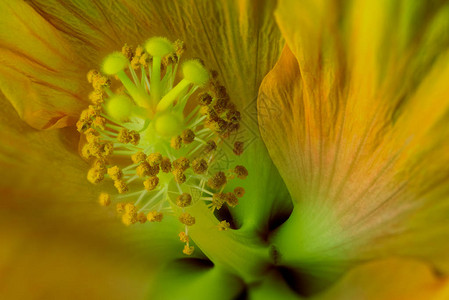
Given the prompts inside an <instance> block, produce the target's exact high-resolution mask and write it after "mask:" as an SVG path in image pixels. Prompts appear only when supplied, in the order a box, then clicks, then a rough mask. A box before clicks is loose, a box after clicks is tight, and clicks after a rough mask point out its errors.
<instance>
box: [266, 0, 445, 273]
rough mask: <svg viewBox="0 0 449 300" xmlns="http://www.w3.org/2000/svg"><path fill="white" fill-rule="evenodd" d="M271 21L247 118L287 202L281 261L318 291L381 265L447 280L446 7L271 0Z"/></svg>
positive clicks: (436, 3)
mask: <svg viewBox="0 0 449 300" xmlns="http://www.w3.org/2000/svg"><path fill="white" fill-rule="evenodd" d="M276 18H277V22H278V24H279V27H280V29H281V32H282V33H283V35H284V37H285V39H286V42H287V44H288V47H286V48H285V49H284V52H283V54H282V57H281V59H280V60H279V62H278V63H277V65H276V66H275V67H274V69H273V70H272V71H271V72H270V73H269V74H268V75H267V77H266V78H265V79H264V82H263V83H262V86H261V89H260V92H259V99H258V108H259V121H260V127H261V132H262V137H263V139H264V141H265V143H266V145H267V148H268V150H269V153H270V155H271V157H272V159H273V161H274V163H275V165H276V166H277V167H278V169H279V171H280V173H281V176H282V177H283V179H284V180H285V182H286V184H287V187H288V189H289V191H290V193H291V195H292V197H293V199H294V203H295V209H294V212H293V215H292V217H291V218H290V219H289V221H287V222H286V223H285V224H284V225H283V226H282V227H281V229H280V231H279V234H278V237H277V238H275V240H274V241H275V243H277V244H278V245H279V248H280V249H281V250H282V249H283V250H285V251H286V252H285V253H284V258H283V259H284V260H285V261H290V263H292V264H294V265H296V267H298V268H302V269H301V271H302V272H304V273H306V274H310V273H311V272H312V273H315V274H314V275H315V276H318V278H319V277H324V278H328V279H329V280H330V281H332V280H333V279H330V278H334V279H335V275H337V274H340V273H341V272H342V270H345V269H347V268H348V266H350V265H353V264H355V263H357V262H358V261H359V260H361V259H363V260H366V259H373V258H378V257H384V256H388V255H405V256H413V257H418V258H420V259H423V260H426V261H428V262H431V263H432V264H433V265H434V266H435V267H436V268H437V269H438V270H439V271H440V272H443V273H448V272H449V264H448V262H449V257H448V253H449V251H448V250H449V243H448V242H447V239H446V236H447V234H448V232H449V222H448V219H447V217H446V216H447V215H448V213H449V188H448V186H449V185H448V178H449V168H448V165H449V164H448V161H449V156H448V153H449V151H448V150H449V144H448V142H447V141H448V138H449V130H448V128H449V127H448V126H447V121H448V116H449V98H448V97H447V95H448V94H449V85H448V84H447V82H448V80H449V59H448V58H449V56H448V55H449V51H448V50H449V35H448V32H449V23H448V20H449V6H448V3H447V1H434V2H432V3H431V4H430V3H428V2H426V1H394V2H391V1H387V0H385V1H345V2H341V1H324V0H323V1H289V0H282V1H279V6H278V8H277V10H276ZM288 237H290V238H289V240H288V241H287V239H288ZM281 252H282V251H281ZM281 254H282V253H281Z"/></svg>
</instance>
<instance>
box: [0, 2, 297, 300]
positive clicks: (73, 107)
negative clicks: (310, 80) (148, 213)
mask: <svg viewBox="0 0 449 300" xmlns="http://www.w3.org/2000/svg"><path fill="white" fill-rule="evenodd" d="M273 9H274V4H273V3H269V2H267V3H264V2H262V1H247V2H239V3H237V2H235V3H234V2H229V1H200V2H193V1H170V2H168V1H150V2H145V3H144V2H139V1H136V2H131V1H126V2H125V1H123V2H121V1H120V2H118V1H117V2H116V1H96V2H90V1H73V2H67V1H29V2H27V3H24V2H22V1H15V0H13V1H3V2H1V3H0V12H1V15H2V17H1V18H0V29H1V30H0V41H1V47H0V49H1V50H0V52H1V55H0V56H1V60H2V64H1V67H0V89H1V92H2V97H1V101H2V106H1V107H2V113H1V118H2V122H1V125H0V126H1V130H0V135H1V141H2V145H1V147H0V149H1V150H0V151H1V152H0V153H1V156H0V157H1V158H2V159H1V163H0V164H1V165H0V167H1V170H2V178H1V179H2V180H1V183H0V187H1V189H2V201H1V203H2V216H3V218H2V221H3V222H4V224H5V225H4V226H3V228H13V229H14V230H12V229H10V230H9V231H6V230H2V231H1V232H2V251H3V252H7V253H6V254H7V255H5V258H4V259H2V261H1V264H2V270H3V269H8V270H13V271H11V272H10V274H11V276H10V278H8V280H9V282H10V284H7V285H2V289H3V290H2V291H1V294H2V295H3V294H6V295H7V296H5V297H6V298H11V297H13V296H15V295H17V294H18V293H22V298H33V297H35V298H39V297H43V296H42V295H45V296H46V297H48V295H52V296H53V295H56V296H55V297H58V296H59V297H61V298H64V297H65V296H66V295H70V294H73V291H76V292H78V293H80V294H82V295H88V296H86V297H87V298H93V299H95V298H96V299H98V298H100V299H101V298H104V297H108V298H113V299H114V298H117V299H123V298H129V297H132V298H143V294H145V293H146V290H147V289H146V287H147V284H148V283H149V282H150V281H151V279H152V277H153V276H154V274H155V273H156V272H157V270H158V269H159V268H160V266H161V265H162V264H164V262H165V261H167V260H172V259H175V258H179V257H183V256H184V255H183V254H182V250H183V247H184V246H183V244H182V243H179V241H177V240H176V237H177V235H178V233H179V231H178V230H179V226H178V222H175V221H176V220H175V221H173V222H170V221H169V220H168V221H167V220H165V219H166V217H165V216H164V220H162V222H161V224H163V223H164V222H165V224H164V225H163V226H158V225H160V224H159V223H158V222H155V223H151V224H150V222H145V224H143V225H139V224H137V225H134V226H130V227H124V226H121V224H119V222H117V220H116V216H115V213H114V212H112V211H111V213H107V212H106V213H105V211H104V209H107V210H108V209H109V207H111V205H109V206H107V208H102V207H100V205H98V203H97V201H99V200H98V196H99V195H100V193H102V192H106V193H108V194H112V192H113V191H114V186H112V187H108V188H106V190H105V188H104V187H101V188H100V187H98V186H94V185H91V184H90V183H89V182H88V181H87V180H86V172H87V170H88V169H89V165H88V164H87V163H86V162H85V161H84V160H83V159H82V158H81V157H80V156H79V154H78V140H79V134H78V133H77V132H76V130H75V128H74V127H73V126H74V125H75V123H76V121H77V119H78V118H79V115H80V113H81V111H82V110H83V109H85V108H87V106H88V104H89V102H90V101H91V100H92V101H99V95H94V94H93V95H91V99H89V91H90V85H89V83H88V82H87V80H86V74H87V72H88V71H89V70H90V69H92V68H97V69H100V65H101V63H102V61H103V58H104V57H105V56H106V55H107V54H108V53H110V52H113V51H117V50H120V49H121V47H122V46H123V45H124V44H125V43H127V44H129V45H135V46H136V45H138V44H141V43H143V42H144V41H145V40H146V39H148V38H149V37H152V36H165V37H167V38H170V39H171V40H176V39H181V40H183V41H184V42H185V43H186V45H187V47H188V48H187V50H186V53H185V56H186V57H190V58H193V57H199V58H201V59H203V61H204V62H205V64H207V66H208V67H209V68H210V69H214V70H217V71H218V76H219V78H220V80H221V82H222V83H223V85H225V86H226V88H227V91H228V93H229V95H230V97H231V98H232V100H233V102H234V103H236V105H237V107H238V109H239V110H240V111H242V113H243V114H244V116H243V118H244V122H246V123H245V128H246V132H244V133H243V135H242V137H244V138H245V141H248V142H251V147H250V148H248V149H247V150H248V151H246V150H245V153H243V154H241V155H240V156H239V157H237V158H236V160H235V161H233V162H232V163H233V164H236V165H245V166H246V167H247V168H248V171H249V173H250V174H251V173H253V174H259V175H260V176H258V177H252V178H251V176H249V177H248V178H247V179H245V181H246V182H247V183H248V184H255V183H256V182H257V183H259V184H260V185H263V186H266V190H271V191H272V194H271V196H269V197H266V192H265V191H266V190H265V189H263V188H258V189H252V190H251V189H246V193H245V197H247V199H251V198H252V199H259V198H261V197H262V196H264V197H265V199H266V201H265V202H263V203H260V204H257V203H250V202H244V201H243V200H242V201H241V202H242V203H240V204H239V205H238V206H237V207H236V208H235V209H234V211H233V215H234V216H235V221H234V225H233V226H239V228H241V229H242V230H239V231H238V233H241V235H242V236H247V235H248V236H252V235H254V231H260V230H263V229H264V228H266V227H268V224H269V220H268V216H270V215H271V209H272V207H277V206H279V207H282V206H287V207H288V204H285V203H288V202H287V201H288V199H287V200H286V201H285V203H281V204H276V203H273V200H274V199H275V198H276V196H281V197H283V195H282V193H285V192H283V190H284V187H283V183H282V180H281V179H280V177H279V176H278V175H277V173H274V174H273V171H274V170H275V168H274V166H273V165H272V164H271V161H270V159H269V158H268V154H267V153H266V150H265V147H264V145H263V143H262V142H261V140H260V139H259V137H258V133H257V132H258V131H257V124H256V121H255V120H256V113H255V105H256V98H257V90H258V86H259V84H260V82H261V80H262V79H263V76H264V75H265V74H266V73H267V72H268V70H269V69H270V68H271V67H272V66H273V65H274V62H275V60H276V59H277V58H278V56H279V53H280V50H281V48H282V42H281V38H280V34H279V31H278V29H277V27H276V25H275V22H274V20H273V19H272V17H271V16H272V11H273ZM268 46H269V47H268ZM139 63H142V64H144V63H146V61H145V60H140V61H139ZM8 101H9V102H10V103H11V104H12V107H13V108H14V109H15V111H17V113H18V114H19V116H20V118H21V119H22V120H23V121H25V122H26V123H27V124H28V125H30V126H32V127H34V128H35V129H58V128H64V129H58V130H56V131H54V130H53V131H37V130H35V129H32V128H30V127H29V126H28V125H26V124H25V123H22V122H21V121H20V119H19V118H18V117H17V114H16V112H14V110H13V108H12V107H11V105H10V104H9V103H8ZM96 125H98V126H102V125H103V123H102V122H101V120H98V122H97V123H96ZM67 126H69V127H67ZM65 127H67V128H65ZM88 139H89V140H90V141H93V142H94V141H95V139H96V137H95V135H90V136H89V137H88ZM229 147H230V150H231V151H232V145H229ZM240 148H241V147H240ZM81 150H82V149H79V152H82V151H81ZM91 150H92V151H93V152H92V151H91ZM97 150H99V151H100V152H98V151H97ZM103 150H104V149H103ZM103 150H102V149H98V148H95V147H93V148H92V149H89V152H90V153H97V154H99V153H101V151H103ZM239 150H240V152H241V149H239ZM95 151H97V152H95ZM240 152H238V153H239V154H240ZM248 157H254V158H255V159H254V160H253V162H252V163H249V164H246V163H244V162H245V161H247V160H248ZM256 159H257V161H256ZM261 161H263V164H260V162H261ZM97 166H98V167H101V168H102V169H103V168H104V167H105V166H104V165H103V164H102V163H101V162H98V165H97ZM110 167H113V166H110ZM225 168H226V167H225ZM110 172H111V174H113V176H115V177H117V176H119V175H120V172H119V171H118V170H114V169H111V171H110ZM92 175H95V174H93V173H92ZM94 177H95V176H93V177H92V180H93V181H96V179H95V180H94ZM119 180H120V179H118V177H117V181H119ZM251 182H252V183H251ZM229 188H230V189H234V188H235V187H229ZM278 191H279V192H278ZM101 203H102V204H104V205H106V204H107V203H108V201H101ZM257 206H260V207H261V208H260V209H259V211H257V210H256V211H257V213H256V211H255V209H254V208H255V207H257ZM112 209H114V208H112ZM205 212H206V213H207V214H210V212H209V210H208V209H207V208H206V211H205ZM128 214H130V213H129V212H128ZM244 214H248V215H249V216H250V217H249V218H247V219H244V218H241V217H239V216H243V215H244ZM210 215H211V214H210ZM133 216H134V214H133ZM251 216H252V217H251ZM135 218H136V219H137V221H139V222H141V221H144V219H143V218H142V217H141V216H140V215H137V216H136V217H135ZM132 219H133V218H132ZM130 220H131V219H130ZM133 220H134V219H133ZM246 220H248V221H246ZM166 221H167V222H166ZM210 221H212V222H213V224H211V226H210V227H209V228H208V229H207V230H209V231H206V232H204V233H203V232H201V233H200V234H199V235H198V236H197V237H196V238H195V240H196V241H195V242H196V243H197V245H198V244H200V243H201V241H202V240H204V243H202V244H204V245H202V246H201V250H202V251H204V252H207V250H208V248H209V247H212V248H213V247H217V244H216V243H214V242H213V241H212V240H210V236H211V235H213V234H215V232H217V233H219V234H222V233H223V234H222V235H223V236H225V235H226V234H228V233H229V234H231V233H232V234H233V235H235V233H233V232H232V231H231V230H226V231H219V230H218V224H219V221H218V220H216V219H215V220H212V219H211V220H210ZM198 225H200V224H199V222H197V224H195V226H192V228H193V227H198ZM206 225H208V224H206ZM139 226H140V227H139ZM235 231H237V230H235ZM3 235H4V236H5V237H4V238H3ZM191 235H192V236H194V235H195V233H194V230H192V231H191ZM172 237H175V238H172ZM3 241H4V242H3ZM257 242H259V241H258V240H257ZM49 244H50V245H49ZM225 247H232V245H225ZM221 248H223V246H221ZM3 249H5V250H3ZM58 249H60V251H58ZM189 250H190V249H187V251H186V252H189ZM3 252H2V254H3ZM153 252H154V253H153ZM42 253H43V254H42ZM193 256H195V257H200V258H205V255H204V254H202V252H201V251H197V252H195V253H194V254H193ZM2 257H3V256H2ZM53 257H54V260H52V258H53ZM223 259H227V258H226V257H223ZM231 260H232V259H231ZM235 266H236V267H238V263H236V265H235ZM66 269H69V270H70V273H69V274H67V273H66ZM86 274H88V275H86ZM225 277H227V275H225ZM87 280H88V281H89V282H92V284H91V285H87V284H86V285H80V284H78V283H79V282H87ZM225 280H227V279H225ZM74 286H75V287H74ZM23 287H30V288H23ZM240 288H241V285H240V284H238V285H235V287H231V290H232V291H231V293H239V292H240ZM27 293H31V295H30V294H27ZM9 295H13V296H9ZM75 297H76V296H75ZM80 297H82V296H80Z"/></svg>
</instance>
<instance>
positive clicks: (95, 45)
mask: <svg viewBox="0 0 449 300" xmlns="http://www.w3.org/2000/svg"><path fill="white" fill-rule="evenodd" d="M29 4H30V6H31V7H33V9H34V11H32V13H33V14H39V15H40V17H41V20H42V21H41V22H45V26H47V27H50V26H52V27H51V30H52V32H54V35H55V36H62V37H63V39H62V40H61V41H59V40H57V39H56V38H52V39H50V38H49V37H48V36H45V35H44V36H42V37H40V39H43V40H44V41H48V43H50V45H51V46H52V47H56V48H59V46H58V44H55V43H63V42H64V41H65V43H66V44H69V45H71V46H72V48H73V49H75V50H76V53H75V54H76V55H79V56H81V59H80V64H81V67H79V68H78V69H76V68H75V66H71V65H73V60H69V61H65V63H66V64H62V65H61V66H64V67H65V68H60V67H59V68H58V67H57V66H56V65H52V66H53V69H55V70H58V71H60V72H64V74H65V73H66V69H67V67H71V69H70V70H75V69H76V71H77V72H78V73H79V74H78V75H79V76H84V75H85V73H86V71H85V70H86V69H88V68H95V67H98V66H99V64H100V63H101V59H102V57H103V56H104V55H105V54H106V53H107V52H108V51H112V50H116V49H120V48H121V46H122V45H123V44H124V43H128V44H132V45H137V44H141V43H143V42H144V41H145V40H146V39H148V38H149V37H151V36H166V37H169V38H171V39H173V40H174V39H181V40H183V41H184V42H185V43H186V45H187V53H186V55H187V56H193V57H199V58H201V59H203V60H204V62H205V63H206V65H207V67H208V68H210V69H214V70H217V71H218V72H219V75H220V77H219V79H220V80H221V81H222V83H223V84H224V85H225V86H226V88H227V90H228V93H229V94H230V96H231V97H232V99H233V101H234V102H235V103H237V105H238V106H239V108H240V110H243V111H244V114H245V115H244V121H245V123H246V124H247V126H251V127H252V128H253V130H254V129H255V128H256V127H257V126H256V121H257V116H256V110H255V106H256V105H255V103H256V97H257V90H258V87H259V84H260V82H261V81H262V79H263V77H264V76H265V74H266V73H267V72H268V70H269V69H270V68H271V67H272V66H273V64H274V62H275V61H276V59H277V58H278V56H279V53H280V50H281V45H282V42H281V37H280V33H279V30H278V29H277V26H276V24H275V21H274V18H273V16H272V13H273V10H274V1H270V0H267V1H262V2H261V1H254V0H246V1H238V2H234V1H225V0H222V1H184V0H178V1H169V2H167V1H151V2H145V3H143V2H139V1H137V2H133V1H94V2H86V1H75V0H74V1H58V0H51V1H39V0H33V1H29ZM26 9H27V10H29V9H30V8H29V7H27V8H26ZM6 26H7V24H5V28H6ZM48 30H49V29H47V31H48ZM44 32H45V31H44ZM22 35H25V33H22ZM25 36H28V35H25ZM37 57H39V56H37ZM68 57H71V55H68ZM89 63H90V65H89ZM55 64H56V63H55ZM69 74H70V73H69ZM61 75H62V74H61ZM63 78H64V77H63ZM5 80H6V78H5ZM51 80H53V78H50V82H51ZM70 80H72V78H70ZM84 81H85V80H84V79H83V77H78V80H77V81H75V82H70V83H68V84H71V85H70V88H71V91H72V92H75V90H76V89H75V87H76V86H79V85H81V84H84V83H85V82H84ZM65 82H67V81H65ZM86 85H87V83H86ZM77 95H78V96H79V97H81V98H82V99H85V97H84V94H82V93H77ZM49 96H51V95H49ZM83 97H84V98H83ZM56 98H60V97H51V98H50V100H49V101H53V100H52V99H56Z"/></svg>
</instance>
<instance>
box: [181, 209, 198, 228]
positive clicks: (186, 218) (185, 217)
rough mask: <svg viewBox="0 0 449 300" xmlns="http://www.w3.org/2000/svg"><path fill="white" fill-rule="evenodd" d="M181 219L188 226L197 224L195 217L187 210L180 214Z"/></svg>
mask: <svg viewBox="0 0 449 300" xmlns="http://www.w3.org/2000/svg"><path fill="white" fill-rule="evenodd" d="M179 221H180V222H181V223H182V224H184V225H187V226H193V225H195V217H193V216H192V215H190V214H189V213H186V212H185V213H182V214H180V215H179Z"/></svg>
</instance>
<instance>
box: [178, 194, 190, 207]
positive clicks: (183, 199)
mask: <svg viewBox="0 0 449 300" xmlns="http://www.w3.org/2000/svg"><path fill="white" fill-rule="evenodd" d="M190 204H192V196H190V194H188V193H182V194H181V195H179V196H178V197H177V198H176V205H177V206H179V207H187V206H189V205H190Z"/></svg>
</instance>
